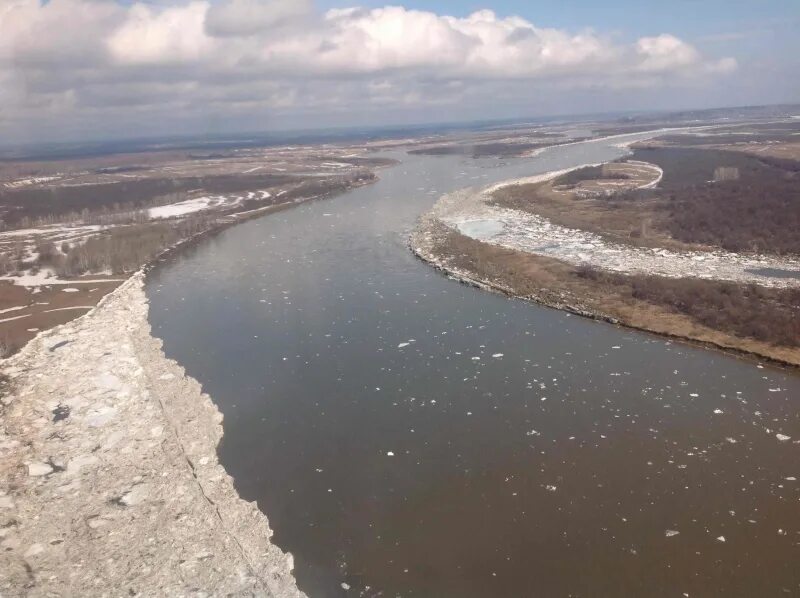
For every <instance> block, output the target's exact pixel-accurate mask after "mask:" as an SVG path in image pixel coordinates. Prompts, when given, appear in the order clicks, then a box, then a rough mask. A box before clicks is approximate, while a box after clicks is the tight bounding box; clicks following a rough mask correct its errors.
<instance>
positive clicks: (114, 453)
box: [0, 274, 302, 597]
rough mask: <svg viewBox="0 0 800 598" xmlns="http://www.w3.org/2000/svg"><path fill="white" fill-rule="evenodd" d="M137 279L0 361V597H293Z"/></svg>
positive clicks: (288, 570) (204, 399)
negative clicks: (156, 333) (153, 322)
mask: <svg viewBox="0 0 800 598" xmlns="http://www.w3.org/2000/svg"><path fill="white" fill-rule="evenodd" d="M143 278H144V277H143V275H142V274H137V275H135V276H134V277H133V278H131V279H130V280H129V281H128V282H126V283H125V284H123V285H122V286H121V287H119V289H117V290H116V291H114V292H113V293H112V294H110V295H109V296H107V297H106V298H105V299H104V300H103V301H101V303H100V304H99V305H98V306H97V307H96V308H95V309H94V310H92V311H91V312H90V313H88V314H87V315H86V316H84V317H82V318H80V319H78V320H75V321H73V322H70V323H69V324H67V325H64V326H61V327H58V328H54V329H52V330H49V331H47V332H44V333H41V334H40V335H39V336H38V337H37V338H35V339H34V340H33V341H31V342H30V343H29V344H28V345H27V346H26V347H25V348H24V349H23V350H22V351H21V352H20V353H18V354H17V355H15V356H13V357H12V358H10V359H8V360H6V361H5V362H2V364H1V365H0V369H2V372H3V374H4V375H5V376H7V377H8V378H7V380H6V381H4V383H3V390H2V397H1V400H2V405H1V406H0V413H2V427H1V428H0V457H1V458H0V463H2V465H1V466H0V471H1V472H2V475H0V480H1V481H0V545H1V546H2V551H0V594H2V595H4V596H12V595H31V596H33V595H36V596H38V595H41V596H44V595H75V596H89V595H121V594H123V593H124V594H130V595H145V596H152V595H186V594H189V593H192V594H194V593H200V594H218V595H261V596H281V597H282V596H302V593H301V592H300V591H299V590H298V589H297V587H296V585H295V582H294V578H293V576H292V558H291V555H286V554H284V553H282V552H281V551H280V549H278V548H277V547H276V546H274V545H272V544H271V542H270V536H271V531H270V528H269V525H268V522H267V519H266V517H265V516H264V515H263V514H262V513H261V512H260V511H259V510H258V509H257V507H256V505H255V504H253V503H248V502H245V501H243V500H241V499H240V498H239V496H238V495H237V494H236V491H235V489H234V487H233V484H232V481H231V479H230V477H229V476H228V475H227V473H226V472H225V471H224V469H223V468H222V467H221V466H220V465H219V463H218V461H217V456H216V447H217V444H218V442H219V440H220V438H221V436H222V426H221V420H222V417H221V414H220V413H219V412H218V411H217V409H216V407H215V406H214V404H213V403H212V402H211V400H210V398H209V397H208V396H207V395H205V394H203V393H202V390H201V388H200V385H199V384H198V383H197V382H196V381H195V380H193V379H191V378H189V377H187V376H186V375H185V373H184V371H183V369H182V368H181V367H180V366H179V365H178V364H177V363H175V362H174V361H172V360H168V359H166V358H165V357H164V355H163V353H162V351H161V342H160V341H158V340H156V339H155V338H153V337H152V336H151V335H150V325H149V323H148V321H147V311H148V306H147V300H146V297H145V294H144V290H143Z"/></svg>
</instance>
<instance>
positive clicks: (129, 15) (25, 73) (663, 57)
mask: <svg viewBox="0 0 800 598" xmlns="http://www.w3.org/2000/svg"><path fill="white" fill-rule="evenodd" d="M735 69H736V61H735V60H733V59H732V58H724V59H721V60H710V59H708V58H706V57H704V56H703V55H702V54H701V53H700V52H699V51H698V50H697V49H696V48H695V47H693V46H692V45H690V44H688V43H687V42H685V41H683V40H681V39H679V38H678V37H675V36H674V35H670V34H667V33H665V34H662V35H659V36H655V37H642V38H640V39H638V40H636V41H635V42H634V43H628V44H625V43H619V42H618V41H616V40H615V39H614V38H613V37H612V36H610V35H603V34H600V33H597V32H594V31H591V30H585V31H578V32H570V31H563V30H558V29H551V28H541V27H537V26H536V25H535V24H533V23H531V22H529V21H528V20H526V19H523V18H520V17H515V16H511V17H500V16H498V15H496V14H495V13H494V12H492V11H490V10H482V11H478V12H475V13H473V14H471V15H469V16H467V17H464V18H457V17H452V16H447V15H439V14H435V13H432V12H426V11H419V10H409V9H406V8H403V7H401V6H387V7H384V8H376V9H361V8H351V9H337V10H330V11H327V12H324V13H323V12H320V11H317V10H315V8H314V6H313V4H312V2H311V0H218V1H216V2H208V1H185V0H161V1H160V2H159V3H155V4H154V3H135V4H132V5H130V4H129V5H122V4H119V3H117V2H116V1H114V0H50V1H49V2H45V0H3V1H2V2H1V3H0V131H5V132H6V134H7V135H12V136H13V135H16V136H20V137H23V138H24V137H25V136H26V135H27V136H28V137H30V138H37V137H40V136H41V135H42V129H45V130H46V129H47V128H52V127H57V128H62V129H64V130H67V129H70V130H73V133H76V132H80V131H83V132H85V133H86V134H92V132H96V133H98V134H100V133H102V132H103V131H125V130H126V129H128V128H131V127H135V128H137V129H139V130H148V127H153V129H154V130H163V129H164V128H165V127H166V129H172V128H174V129H175V130H179V129H187V128H191V127H192V126H193V125H192V123H195V124H194V126H197V125H200V124H201V123H202V122H204V120H205V121H207V120H208V119H221V121H224V122H228V121H232V120H235V117H238V118H239V119H240V121H241V119H245V118H247V117H248V115H249V116H251V117H252V118H253V120H254V128H255V129H259V128H264V127H263V126H260V127H259V126H258V125H259V124H261V125H263V124H267V125H268V126H279V125H280V123H281V120H282V119H286V122H289V121H291V120H292V117H293V115H294V119H295V120H296V119H297V118H301V115H303V114H312V113H313V114H315V115H320V114H328V115H330V121H331V122H336V119H337V118H339V117H343V115H344V116H346V113H347V112H357V111H359V110H370V111H375V110H387V111H391V110H397V109H403V108H408V109H417V110H419V111H420V113H422V112H423V111H424V110H425V109H426V107H429V106H446V105H451V106H454V107H456V108H457V107H458V106H461V105H464V104H471V105H480V103H481V102H497V101H498V98H502V97H516V98H520V97H525V96H526V94H527V95H528V96H535V95H536V93H537V90H540V89H545V88H546V89H548V90H559V92H561V93H569V92H570V90H587V89H588V90H592V89H595V90H596V89H616V90H620V89H621V90H624V89H641V88H643V87H644V88H660V87H669V86H673V85H680V84H685V83H686V82H701V81H705V80H708V78H709V77H710V76H715V75H716V76H724V75H725V74H726V73H730V72H731V71H733V70H735ZM491 98H494V100H491ZM487 105H488V104H487ZM493 116H497V114H494V115H493ZM242 122H243V121H242ZM170 123H172V124H173V125H175V126H174V127H172V126H171V125H170Z"/></svg>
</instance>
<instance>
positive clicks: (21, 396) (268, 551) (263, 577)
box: [0, 177, 378, 598]
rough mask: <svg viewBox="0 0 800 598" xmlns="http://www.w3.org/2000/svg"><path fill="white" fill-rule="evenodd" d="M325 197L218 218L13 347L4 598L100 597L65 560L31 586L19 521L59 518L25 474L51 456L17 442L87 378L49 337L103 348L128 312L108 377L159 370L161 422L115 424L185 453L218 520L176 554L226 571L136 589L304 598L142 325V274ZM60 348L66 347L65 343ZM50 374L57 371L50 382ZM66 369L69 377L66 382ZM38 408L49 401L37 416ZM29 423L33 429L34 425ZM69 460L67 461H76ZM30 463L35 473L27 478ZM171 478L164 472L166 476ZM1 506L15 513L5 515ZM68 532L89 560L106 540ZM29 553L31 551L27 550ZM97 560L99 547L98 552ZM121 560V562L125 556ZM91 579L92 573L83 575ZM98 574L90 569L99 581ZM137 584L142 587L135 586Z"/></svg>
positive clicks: (209, 413)
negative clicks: (232, 230) (163, 432)
mask: <svg viewBox="0 0 800 598" xmlns="http://www.w3.org/2000/svg"><path fill="white" fill-rule="evenodd" d="M377 180H378V179H377V177H376V178H374V179H372V180H370V181H367V182H365V183H363V184H371V183H373V182H376V181H377ZM359 186H362V185H354V186H352V187H351V188H350V189H352V188H356V187H359ZM350 189H348V190H350ZM336 195H338V194H336ZM321 199H326V197H312V198H307V199H304V200H303V201H294V202H286V203H282V204H277V205H271V206H265V207H263V208H258V209H256V210H253V211H251V212H247V213H238V214H232V215H230V216H228V217H224V219H222V220H220V221H219V222H218V223H217V224H216V225H215V226H213V227H211V228H209V229H208V230H205V231H202V232H200V233H198V234H196V235H193V236H191V237H188V238H186V239H183V240H181V241H180V242H178V243H176V244H175V245H173V246H170V247H168V248H166V249H165V250H164V251H162V252H160V253H159V254H158V255H156V256H155V257H154V258H153V259H152V260H150V261H149V262H148V263H147V264H145V265H144V266H143V267H142V268H141V269H140V270H138V271H137V272H135V273H134V274H132V275H130V276H129V277H128V278H127V279H126V280H125V281H124V282H123V283H121V284H120V285H119V286H118V287H117V288H115V289H114V290H112V291H111V292H110V293H108V294H107V295H105V296H104V297H102V298H101V299H100V300H99V302H98V303H97V305H95V306H94V307H93V308H92V309H91V310H89V311H88V312H87V313H85V314H83V315H81V316H78V317H76V318H74V319H72V320H70V321H68V322H66V323H64V324H61V325H58V326H55V327H53V328H50V329H47V330H43V331H41V332H39V333H38V334H37V335H36V336H35V337H34V338H33V339H31V340H30V341H29V342H28V343H26V344H25V345H24V346H23V347H22V348H21V349H20V351H18V352H17V353H15V354H14V355H12V356H10V357H8V358H6V359H4V360H0V375H2V376H4V377H5V380H7V382H6V383H5V388H4V390H3V392H2V395H0V401H2V403H1V404H0V414H2V416H3V419H2V428H3V429H2V432H0V449H1V450H2V453H0V454H3V456H4V459H5V460H6V467H2V468H0V471H2V472H3V473H4V475H3V476H2V477H3V478H4V481H7V482H8V483H7V484H6V483H3V484H2V485H0V517H2V520H0V524H2V525H3V526H5V525H6V524H7V523H8V527H5V528H4V529H12V531H11V532H3V533H2V534H0V544H2V548H3V552H4V557H5V558H3V559H0V562H3V561H8V562H6V565H8V566H3V567H0V569H2V570H3V571H6V572H7V575H8V577H6V575H2V574H0V590H2V591H3V592H5V593H7V594H5V595H14V593H15V592H17V591H19V593H20V595H26V596H27V595H36V594H39V593H41V594H47V593H48V592H55V593H56V594H61V593H62V592H63V589H64V587H69V588H70V589H69V591H68V592H67V594H76V593H77V594H81V593H83V592H85V591H90V592H92V591H97V590H98V589H99V588H97V587H94V588H92V589H90V588H88V587H75V585H74V584H73V583H68V582H67V579H65V577H66V576H67V573H66V570H67V569H69V568H70V566H71V565H72V563H70V562H69V560H66V561H64V562H62V563H61V564H60V565H59V564H55V565H51V566H50V567H46V570H48V571H49V572H50V579H49V580H48V583H47V584H45V586H46V587H45V586H42V585H39V581H37V580H40V579H41V578H42V574H43V571H39V569H40V567H39V566H37V563H36V562H35V561H36V560H41V559H36V558H33V557H34V556H38V553H37V555H30V554H29V553H30V552H31V548H30V547H39V546H42V545H43V542H41V540H44V539H45V538H43V537H42V538H40V537H38V534H37V531H36V528H38V527H39V526H34V528H33V529H30V530H26V529H25V522H26V519H27V520H42V519H45V520H47V519H53V518H57V517H55V516H54V514H53V513H51V512H50V511H51V510H52V508H59V509H61V508H62V506H59V505H58V501H55V502H53V503H51V504H46V503H43V502H41V501H40V500H38V499H37V497H41V496H42V493H41V488H39V486H40V484H41V482H42V481H44V479H47V478H49V477H50V476H51V475H52V473H49V474H46V475H45V476H42V477H40V476H38V475H33V474H32V473H31V471H34V470H35V469H36V467H40V466H41V465H42V463H44V464H45V465H47V463H48V460H52V456H51V455H49V454H47V455H46V456H45V453H46V452H47V451H45V450H44V447H43V446H42V445H41V444H39V443H37V442H36V441H35V440H34V439H32V438H30V437H26V438H24V440H21V438H20V434H23V435H24V434H25V432H27V431H30V429H31V427H33V428H36V427H41V425H42V423H43V422H42V420H41V416H42V413H46V412H47V411H48V410H50V407H53V405H52V403H53V399H54V396H53V395H54V394H55V395H58V394H59V393H58V390H62V388H61V387H63V386H64V384H65V383H68V382H69V379H70V378H76V377H81V376H82V375H84V374H86V372H82V371H80V369H76V368H75V367H71V368H63V367H60V365H59V364H58V363H57V362H56V363H54V362H53V358H54V357H55V358H56V359H57V358H58V357H60V356H64V355H67V354H69V352H70V351H75V350H76V349H77V348H76V347H71V348H67V347H64V349H60V348H59V349H58V352H56V353H55V354H53V353H54V350H53V348H52V347H53V346H55V345H58V342H63V341H58V342H56V339H60V338H62V337H64V336H65V335H69V336H71V337H72V336H80V337H84V338H89V339H95V340H96V341H97V342H101V339H102V338H103V337H104V335H105V334H107V333H108V332H109V330H108V329H109V328H111V329H112V330H114V331H118V328H116V327H109V325H108V324H109V322H119V324H121V325H124V324H125V322H126V316H128V317H130V316H131V315H133V322H130V321H128V322H127V323H128V327H127V328H128V330H127V331H126V334H125V337H126V338H129V339H131V340H132V346H133V347H134V354H133V355H125V356H122V355H114V352H111V356H112V357H113V358H116V361H115V362H114V363H111V364H110V370H112V371H113V370H115V369H117V367H116V366H119V365H121V363H120V360H122V361H124V360H128V361H130V360H131V359H136V360H137V362H138V363H140V364H141V367H140V369H141V371H142V372H143V373H144V375H145V376H147V377H148V378H149V379H150V380H151V382H152V380H153V376H154V375H155V373H156V372H158V373H159V374H160V376H159V378H158V382H157V383H156V384H155V385H153V387H151V388H149V392H150V393H152V396H151V397H150V399H149V401H148V405H147V406H146V409H147V410H150V411H153V410H155V409H153V408H154V407H155V406H156V405H157V406H158V410H159V411H160V413H161V416H160V417H158V418H156V419H155V420H153V419H150V420H148V421H147V422H143V421H142V419H143V418H142V416H141V413H142V412H141V410H137V412H136V413H135V414H134V413H132V414H130V418H127V421H125V425H124V426H123V427H129V428H131V429H135V430H139V429H141V428H142V426H143V425H144V423H147V425H148V426H149V427H150V429H156V428H164V429H167V430H169V432H170V433H171V434H172V435H173V436H174V438H175V439H176V441H177V445H176V446H177V447H179V451H180V453H181V455H182V456H183V457H184V458H183V459H179V463H181V464H183V465H188V469H187V470H186V471H183V472H182V473H183V474H186V473H187V472H189V473H190V474H191V478H192V479H193V481H194V483H195V484H196V486H197V490H198V492H197V493H196V494H195V499H194V502H195V503H196V506H197V507H198V508H201V509H202V508H211V509H212V511H213V513H214V515H213V517H212V519H216V520H217V521H218V522H219V523H220V524H221V525H222V528H221V529H216V528H214V529H213V530H211V531H209V535H207V536H205V537H204V538H200V539H196V540H194V541H192V542H189V543H183V550H184V551H185V552H187V553H192V554H202V555H213V556H210V557H204V563H203V565H204V567H207V568H208V569H209V570H211V571H216V572H219V571H225V570H227V571H228V574H227V575H225V574H223V575H221V576H220V575H217V576H215V577H213V578H212V579H211V580H209V581H210V583H207V584H205V585H204V584H202V583H199V584H198V583H193V582H194V581H199V578H198V580H193V579H191V577H190V576H189V577H187V575H186V572H185V571H179V570H177V569H174V570H173V571H171V572H170V573H168V574H166V575H165V576H161V577H157V578H155V579H156V580H157V584H158V585H157V586H153V585H152V584H150V588H149V590H147V591H144V592H143V593H144V594H145V595H146V594H147V593H149V592H156V593H167V594H169V593H173V592H179V593H182V592H189V591H191V592H194V591H197V590H198V589H203V590H208V591H210V592H212V593H216V592H218V591H221V590H222V588H223V587H227V588H228V591H227V592H226V593H228V594H230V595H255V596H274V597H279V598H282V597H284V596H286V597H295V596H296V597H303V596H305V595H304V594H303V593H302V592H301V591H300V590H299V589H298V588H297V585H296V581H295V578H294V575H293V568H294V564H293V558H292V555H291V554H290V553H284V552H282V551H281V549H280V548H279V547H277V546H276V545H274V544H272V542H271V540H270V538H271V536H272V530H271V528H270V526H269V521H268V518H267V516H266V515H265V514H264V513H263V512H261V511H260V510H259V509H258V507H257V505H256V504H255V503H251V502H248V501H245V500H244V499H242V498H241V497H240V496H239V495H238V493H237V492H236V489H235V486H234V482H233V479H232V478H231V477H230V476H229V475H228V473H227V472H226V471H225V469H224V468H223V467H222V465H221V464H220V463H219V462H218V459H217V448H218V445H219V443H220V441H221V440H222V437H223V433H224V431H223V427H222V414H221V413H220V411H219V410H218V409H217V407H216V405H215V404H214V402H213V399H212V398H211V397H210V396H209V395H207V394H205V393H203V391H202V387H201V385H200V383H199V382H197V381H196V380H195V379H194V378H192V377H190V376H188V375H187V374H186V372H185V370H184V369H183V367H182V366H181V365H180V364H179V363H178V362H176V361H175V360H172V359H168V358H167V357H166V355H165V354H164V352H163V347H162V341H161V340H160V339H158V338H156V337H155V336H154V335H153V334H152V330H151V327H150V323H149V320H148V309H149V301H148V299H147V297H146V295H145V292H144V286H145V278H146V276H147V273H148V272H150V271H151V270H152V269H153V268H155V267H157V265H158V263H159V262H162V261H164V260H165V259H167V258H168V257H169V256H170V255H173V254H175V253H176V252H178V251H184V250H186V249H187V248H189V247H191V246H193V245H195V244H197V243H199V242H201V241H203V240H204V239H206V238H208V237H211V236H214V235H217V234H219V233H221V232H223V231H224V230H225V229H227V228H229V227H233V226H235V225H237V224H241V223H244V222H246V221H248V220H252V219H255V218H259V217H262V216H265V215H268V214H271V213H273V212H278V211H283V210H286V209H290V208H293V207H296V206H299V205H302V204H304V203H307V202H309V201H317V200H321ZM51 341H52V342H53V345H52V346H50V347H47V346H46V345H48V343H49V342H51ZM68 342H70V343H71V342H72V341H68ZM88 365H91V364H88ZM65 370H66V372H65ZM54 373H55V374H56V377H55V378H54ZM65 373H66V376H65V375H64V374H65ZM58 378H60V379H58ZM173 381H174V382H173ZM48 385H49V386H50V387H51V388H50V390H49V392H48V393H47V395H46V396H38V395H39V393H38V392H37V391H35V390H32V389H35V388H40V387H47V386H48ZM56 389H58V390H56ZM95 390H97V389H95ZM54 391H55V392H54ZM136 391H142V392H143V393H144V394H145V395H147V394H149V392H148V389H146V388H142V387H136V389H135V392H136ZM88 394H90V395H91V394H92V392H91V390H89V391H88ZM101 394H102V393H101ZM31 395H33V397H31ZM61 398H64V399H66V397H58V396H56V397H55V399H57V400H59V399H61ZM26 403H28V405H26ZM31 403H33V405H31ZM43 405H45V407H44V408H43ZM60 405H61V402H60V400H59V401H58V404H57V405H55V407H56V408H58V407H59V406H60ZM95 407H97V406H95ZM100 408H101V409H103V408H105V407H104V406H101V407H100ZM15 411H16V413H15ZM134 418H136V421H133V420H134ZM12 419H13V420H15V421H13V426H9V424H10V423H11V422H10V421H9V420H12ZM36 419H38V420H39V421H38V422H36V421H33V420H36ZM74 419H76V418H73V422H72V423H74ZM11 428H14V429H11ZM15 430H16V431H15ZM20 430H21V431H22V432H20ZM71 435H72V436H73V437H76V438H77V437H83V436H91V434H90V433H89V430H88V429H86V428H84V429H80V427H79V429H77V430H76V429H74V428H73V429H72V430H71ZM43 444H44V443H43ZM20 446H26V450H25V451H24V454H21V453H20V452H19V451H17V450H16V449H18V447H20ZM9 449H10V450H9ZM189 449H190V450H191V453H192V455H198V454H201V455H202V457H199V458H198V459H196V460H193V459H192V458H191V455H190V454H189V452H187V451H188V450H189ZM69 452H70V451H69V450H66V451H62V453H64V454H63V455H62V456H60V457H57V459H58V460H59V462H61V461H63V462H64V463H65V464H66V465H65V469H68V468H69V467H68V464H69V462H70V461H71V459H70V455H69V454H68V453H69ZM72 460H74V457H73V459H72ZM199 462H202V463H203V467H202V468H198V466H197V463H199ZM148 465H149V466H150V467H151V468H152V469H154V470H157V471H159V472H161V473H162V476H163V475H164V472H167V471H170V469H174V464H173V466H170V465H169V464H168V463H166V462H163V463H159V462H158V461H157V460H156V461H153V460H152V459H151V460H150V461H149V462H148ZM102 466H103V468H105V469H111V470H113V471H114V478H115V479H116V480H117V481H118V482H119V483H121V484H123V485H124V484H125V482H126V480H127V482H128V485H129V486H137V484H138V482H136V481H135V480H137V479H138V478H140V477H141V476H139V475H135V472H134V471H131V470H130V468H129V467H127V466H126V465H124V464H120V463H115V462H114V457H113V453H112V454H111V456H110V457H109V458H108V459H107V460H105V461H103V462H102ZM31 467H33V468H34V469H33V470H32V469H31ZM58 469H59V467H56V468H55V470H54V471H55V472H56V473H58ZM176 473H179V472H176ZM6 474H8V475H6ZM92 475H93V472H92V471H91V470H90V468H87V467H85V466H83V467H81V476H82V477H84V478H86V477H89V478H91V477H92ZM171 477H172V476H168V478H171ZM178 477H180V476H178ZM132 480H133V481H132ZM103 487H104V483H102V482H98V481H97V480H93V481H91V482H89V483H87V484H85V489H86V490H87V491H89V492H91V493H96V492H98V491H102V489H103ZM212 497H213V498H212ZM79 504H80V503H79ZM82 504H86V505H91V504H92V501H90V500H85V501H82ZM6 505H13V506H9V507H6ZM84 510H87V509H84ZM88 510H91V509H88ZM88 510H87V511H88ZM95 510H96V509H95ZM9 511H10V512H9ZM23 511H24V512H27V514H28V516H27V517H26V516H25V515H24V514H23V513H22V512H23ZM77 511H78V512H75V511H74V510H71V511H70V514H71V515H72V517H73V518H74V519H76V520H79V519H81V515H82V513H81V512H80V511H81V508H80V506H77ZM84 515H86V517H87V518H89V519H91V520H94V519H96V518H98V517H100V518H102V515H98V514H97V513H96V512H92V513H91V514H87V513H84ZM12 526H13V528H12ZM133 528H137V529H130V530H129V531H130V532H131V534H130V535H131V536H136V535H137V533H138V535H141V532H142V531H144V529H145V528H146V526H142V525H139V524H138V523H137V524H135V525H134V526H133ZM138 528H141V529H138ZM70 531H73V530H69V529H67V530H63V529H62V530H61V532H62V533H61V536H62V537H61V539H60V541H59V544H60V543H61V542H63V543H64V544H67V543H70V540H77V541H76V542H74V543H72V546H71V550H72V551H74V552H76V553H83V552H85V553H92V552H97V551H98V549H99V548H100V547H101V546H102V544H103V543H102V541H94V542H87V540H86V539H85V538H82V539H78V538H77V536H80V535H81V534H80V533H79V532H78V533H77V534H76V538H70V535H71V534H70ZM74 531H77V530H74ZM152 531H154V533H158V536H159V544H160V545H162V546H167V547H170V546H171V545H174V539H171V538H164V537H163V536H164V534H163V530H161V529H159V530H157V531H156V530H152ZM26 532H30V533H26ZM223 537H224V538H223ZM90 543H92V544H95V546H89V545H88V544H90ZM26 546H27V547H28V550H24V549H25V548H26ZM17 549H21V550H22V551H23V552H22V554H18V550H17ZM33 552H36V550H35V549H34V550H33ZM100 552H105V551H104V550H100ZM131 556H132V555H131ZM124 558H125V557H124V555H123V557H122V560H124ZM12 561H15V562H12ZM218 561H222V562H224V566H218V565H217V563H218ZM117 564H119V563H117ZM53 566H55V568H56V569H58V568H59V566H60V567H63V568H64V575H59V574H58V573H57V572H55V574H53V573H54V569H53V568H52V567H53ZM132 568H134V569H135V568H136V567H135V566H134V565H133V563H131V564H130V566H128V567H125V569H128V570H130V569H132ZM15 571H17V572H19V571H24V575H22V576H15V575H14V573H15ZM84 573H87V572H84ZM88 573H90V574H91V568H90V569H89V571H88ZM100 576H101V575H100V572H99V571H98V577H100ZM4 577H6V579H4ZM69 577H70V578H72V577H74V574H69ZM102 577H103V581H102V589H103V591H106V592H111V593H112V594H113V593H114V592H115V591H116V590H118V589H119V588H121V587H122V584H123V580H122V579H115V578H114V576H113V575H111V576H109V575H108V574H107V573H103V574H102ZM226 577H230V578H234V577H235V578H236V580H237V581H233V580H232V579H226ZM137 581H138V582H143V581H144V580H143V579H137V578H136V576H134V577H133V578H131V576H130V575H126V576H125V579H124V583H125V584H128V585H130V584H131V583H133V584H134V585H135V584H136V582H137ZM229 582H231V583H232V585H231V583H229ZM51 584H52V585H51ZM139 585H140V587H141V584H139Z"/></svg>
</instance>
